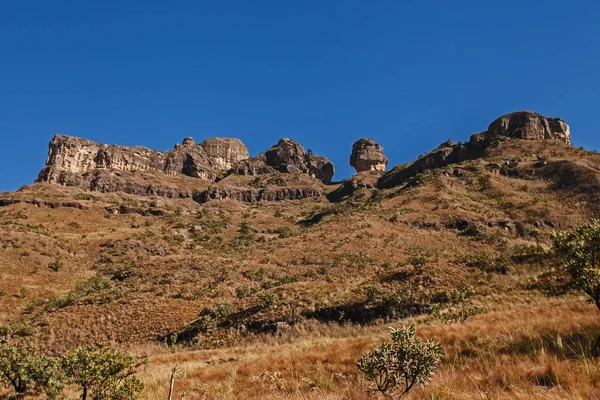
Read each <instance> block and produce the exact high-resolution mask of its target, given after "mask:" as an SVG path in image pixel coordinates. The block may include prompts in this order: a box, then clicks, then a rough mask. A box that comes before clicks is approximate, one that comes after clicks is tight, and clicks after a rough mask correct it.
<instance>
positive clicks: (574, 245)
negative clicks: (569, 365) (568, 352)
mask: <svg viewBox="0 0 600 400" xmlns="http://www.w3.org/2000/svg"><path fill="white" fill-rule="evenodd" d="M552 240H553V242H554V251H555V252H556V254H557V255H558V256H559V257H561V258H562V260H563V263H562V265H561V268H562V269H563V270H564V271H565V272H567V273H568V274H569V275H570V277H571V281H572V282H573V283H574V284H575V286H577V287H578V288H580V289H581V290H583V292H585V294H587V295H588V296H589V297H590V298H591V299H592V301H593V302H594V304H595V305H596V307H598V309H600V260H599V259H598V258H599V257H600V221H598V220H595V219H594V220H592V221H591V223H589V224H582V225H580V226H578V227H577V228H575V230H573V231H572V232H559V233H554V234H553V235H552ZM599 347H600V336H598V338H597V339H596V341H595V343H594V344H593V347H592V353H593V355H594V356H595V357H597V356H598V355H599V350H598V348H599Z"/></svg>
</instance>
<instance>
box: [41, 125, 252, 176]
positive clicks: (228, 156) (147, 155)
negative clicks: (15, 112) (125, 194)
mask: <svg viewBox="0 0 600 400" xmlns="http://www.w3.org/2000/svg"><path fill="white" fill-rule="evenodd" d="M247 158H248V149H247V148H246V146H245V145H244V144H243V143H242V142H241V141H240V140H239V139H231V138H211V139H207V140H205V141H204V142H202V143H200V144H196V142H195V141H194V139H192V138H189V137H188V138H185V139H184V140H183V143H181V144H178V145H176V146H175V148H174V149H172V150H170V151H167V152H162V151H157V150H150V149H147V148H145V147H138V146H136V147H124V146H115V145H106V144H101V143H96V142H92V141H91V140H87V139H81V138H76V137H71V136H66V135H56V136H55V137H54V138H53V139H52V141H51V142H50V145H49V151H48V158H47V160H46V166H45V167H44V169H43V170H42V172H40V174H39V176H38V178H37V182H51V183H60V184H65V185H77V186H79V185H80V184H81V181H82V179H81V177H85V175H87V174H90V173H91V172H93V171H95V170H112V171H160V172H164V173H165V174H167V175H186V176H191V177H196V178H201V179H207V180H215V179H216V178H217V177H218V176H219V175H220V174H221V175H222V174H224V172H226V171H227V170H228V169H229V168H231V165H232V164H233V163H235V162H237V161H240V160H243V159H247ZM83 180H85V179H83Z"/></svg>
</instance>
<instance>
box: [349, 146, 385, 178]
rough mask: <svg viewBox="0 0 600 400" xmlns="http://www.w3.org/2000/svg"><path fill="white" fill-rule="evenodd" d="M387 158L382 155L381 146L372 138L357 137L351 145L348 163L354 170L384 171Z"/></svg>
mask: <svg viewBox="0 0 600 400" xmlns="http://www.w3.org/2000/svg"><path fill="white" fill-rule="evenodd" d="M388 162H389V160H388V159H387V157H386V156H384V155H383V147H381V145H380V144H379V143H377V142H375V141H374V140H373V139H368V138H363V139H359V140H357V141H356V142H354V144H353V145H352V155H351V156H350V165H351V166H352V167H354V169H355V170H356V172H363V171H379V172H383V171H385V166H386V165H387V163H388Z"/></svg>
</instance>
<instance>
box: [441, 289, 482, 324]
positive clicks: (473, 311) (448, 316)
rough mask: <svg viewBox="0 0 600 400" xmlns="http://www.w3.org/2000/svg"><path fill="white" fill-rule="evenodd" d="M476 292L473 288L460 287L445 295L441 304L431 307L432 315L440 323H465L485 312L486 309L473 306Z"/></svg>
mask: <svg viewBox="0 0 600 400" xmlns="http://www.w3.org/2000/svg"><path fill="white" fill-rule="evenodd" d="M474 294H475V290H474V289H473V288H472V287H471V286H467V285H460V286H458V287H457V288H455V289H453V290H448V291H446V292H445V293H444V296H443V298H442V299H441V301H440V302H438V303H435V304H433V305H432V306H431V314H432V315H433V316H434V318H435V319H437V320H438V321H439V322H464V321H466V320H467V319H469V318H471V317H474V316H476V315H479V314H482V313H484V312H485V308H483V307H480V306H476V305H473V303H472V297H473V295H474Z"/></svg>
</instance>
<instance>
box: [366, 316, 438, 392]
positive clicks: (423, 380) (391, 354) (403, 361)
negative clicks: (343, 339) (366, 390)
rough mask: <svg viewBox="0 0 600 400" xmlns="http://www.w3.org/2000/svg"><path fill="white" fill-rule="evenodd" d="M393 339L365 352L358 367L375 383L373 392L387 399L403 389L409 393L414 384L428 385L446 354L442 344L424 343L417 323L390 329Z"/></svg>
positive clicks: (428, 341) (432, 341)
mask: <svg viewBox="0 0 600 400" xmlns="http://www.w3.org/2000/svg"><path fill="white" fill-rule="evenodd" d="M390 333H391V335H392V342H391V343H389V342H385V343H383V344H382V345H381V346H379V347H378V348H377V349H375V350H374V351H372V352H370V353H367V354H364V355H363V356H362V357H361V359H360V360H359V362H358V364H357V368H358V369H359V371H361V372H362V373H363V374H364V375H365V377H366V378H367V379H368V380H369V381H371V382H372V383H373V384H374V386H375V387H374V391H376V392H379V393H381V394H382V395H383V396H384V397H386V398H391V395H392V393H393V392H395V391H397V390H398V389H401V390H402V394H401V396H405V395H407V394H408V393H409V392H410V391H411V390H412V389H413V388H414V387H415V386H417V385H418V386H425V385H426V384H427V383H429V382H430V381H431V377H432V376H433V375H435V373H436V372H437V371H438V369H439V366H440V364H441V362H442V358H443V357H444V351H443V349H442V346H441V344H440V343H438V342H436V341H434V340H427V341H425V342H423V341H422V340H421V339H420V338H419V337H418V336H417V335H416V331H415V327H414V326H407V327H404V328H402V329H394V328H390Z"/></svg>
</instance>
